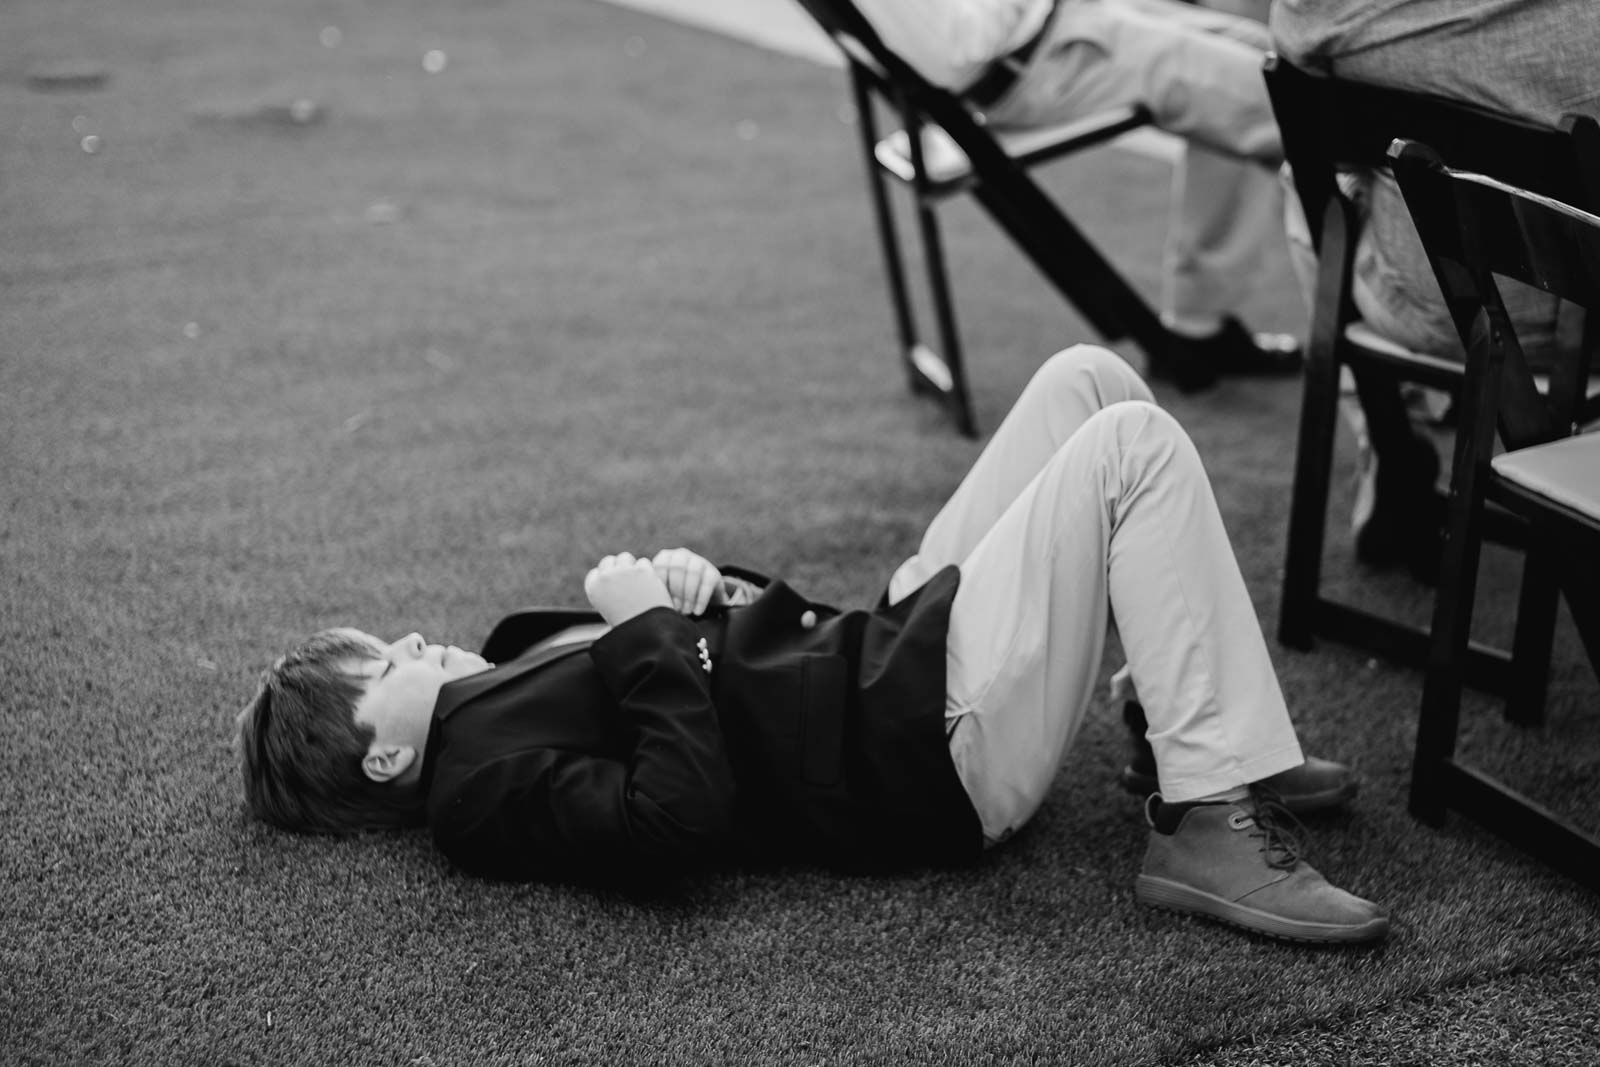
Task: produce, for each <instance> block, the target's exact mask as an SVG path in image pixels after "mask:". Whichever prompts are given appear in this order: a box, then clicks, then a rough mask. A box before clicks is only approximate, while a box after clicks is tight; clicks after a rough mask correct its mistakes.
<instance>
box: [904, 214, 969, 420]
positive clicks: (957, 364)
mask: <svg viewBox="0 0 1600 1067" xmlns="http://www.w3.org/2000/svg"><path fill="white" fill-rule="evenodd" d="M917 222H918V224H919V226H920V227H921V230H922V251H923V256H924V258H925V259H926V260H927V265H928V293H929V295H930V296H931V297H932V299H933V309H934V315H935V317H936V318H937V321H938V324H939V343H940V347H941V348H942V349H943V352H944V365H945V369H946V371H947V372H948V374H949V382H948V384H946V383H940V384H941V386H943V392H944V399H945V403H946V405H947V406H948V407H949V408H950V413H951V415H952V416H953V417H954V418H955V421H956V426H957V427H958V428H959V429H960V431H961V432H962V433H963V434H965V435H966V436H968V437H975V436H977V426H976V424H975V423H974V421H973V418H972V401H971V399H970V398H969V397H968V395H967V371H966V367H965V365H964V363H963V361H962V356H961V334H960V333H959V331H958V330H957V328H956V309H955V303H954V301H953V300H952V299H951V295H950V277H949V275H948V273H947V272H946V268H945V260H944V241H943V239H942V237H941V235H940V233H939V220H938V218H937V216H936V215H935V214H934V209H933V207H932V205H930V204H929V203H928V202H927V201H925V200H924V199H922V198H921V197H920V196H919V197H918V198H917Z"/></svg>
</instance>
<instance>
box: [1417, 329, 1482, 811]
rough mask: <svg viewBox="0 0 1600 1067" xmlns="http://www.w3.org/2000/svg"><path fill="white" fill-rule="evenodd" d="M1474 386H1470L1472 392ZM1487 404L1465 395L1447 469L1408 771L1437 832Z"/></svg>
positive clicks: (1466, 618) (1456, 695)
mask: <svg viewBox="0 0 1600 1067" xmlns="http://www.w3.org/2000/svg"><path fill="white" fill-rule="evenodd" d="M1490 366H1491V369H1492V373H1491V377H1490V380H1498V378H1499V364H1498V362H1497V361H1494V360H1491V362H1490ZM1471 384H1472V383H1470V382H1469V383H1468V385H1469V386H1470V385H1471ZM1492 403H1493V400H1492V394H1490V398H1489V399H1485V398H1484V397H1482V396H1479V395H1474V394H1473V392H1472V391H1471V389H1464V390H1463V392H1462V409H1463V410H1462V412H1461V429H1460V430H1459V431H1458V432H1457V434H1456V446H1455V456H1454V462H1453V463H1452V465H1451V470H1450V507H1449V518H1448V525H1447V533H1446V536H1445V541H1444V550H1443V555H1442V559H1441V563H1440V567H1439V586H1438V591H1437V593H1436V595H1435V599H1434V604H1433V625H1432V628H1431V630H1430V637H1431V640H1430V644H1429V649H1428V671H1427V675H1426V677H1425V678H1424V679H1423V683H1422V708H1421V711H1420V713H1419V714H1418V718H1417V747H1416V751H1415V753H1414V756H1413V759H1412V765H1411V801H1410V808H1411V813H1412V814H1413V815H1415V816H1416V817H1417V818H1419V819H1421V820H1422V821H1423V822H1425V823H1428V824H1430V825H1433V826H1438V825H1439V824H1441V823H1442V822H1444V814H1445V809H1446V807H1448V806H1449V805H1448V801H1449V796H1448V790H1449V786H1448V780H1449V779H1450V777H1451V766H1452V765H1451V759H1452V757H1454V755H1455V749H1456V732H1457V729H1458V727H1459V723H1460V718H1461V690H1462V687H1463V686H1464V685H1465V682H1466V664H1467V647H1468V644H1469V640H1470V638H1471V635H1472V605H1473V599H1474V598H1475V597H1476V595H1477V589H1478V560H1479V556H1480V555H1481V554H1482V533H1483V531H1482V527H1483V484H1482V483H1483V482H1484V480H1485V478H1486V477H1487V466H1488V464H1487V462H1480V461H1479V460H1478V459H1477V457H1479V456H1485V457H1486V456H1488V455H1490V454H1491V453H1492V449H1493V445H1494V420H1493V416H1492V410H1493V409H1492V406H1491V407H1490V412H1491V413H1490V414H1489V415H1488V416H1487V417H1485V416H1484V415H1483V414H1482V412H1483V409H1484V407H1485V406H1486V405H1492Z"/></svg>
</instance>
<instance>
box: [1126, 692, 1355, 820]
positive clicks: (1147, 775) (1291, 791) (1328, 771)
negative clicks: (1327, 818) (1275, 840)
mask: <svg viewBox="0 0 1600 1067" xmlns="http://www.w3.org/2000/svg"><path fill="white" fill-rule="evenodd" d="M1122 721H1123V722H1125V723H1126V724H1127V726H1128V738H1129V740H1130V741H1131V742H1132V745H1133V758H1132V759H1130V760H1129V761H1128V765H1127V766H1126V767H1123V768H1122V774H1121V776H1120V780H1121V782H1122V788H1124V789H1126V790H1127V791H1128V792H1130V793H1133V794H1134V795H1135V796H1140V797H1148V796H1149V795H1150V794H1152V793H1155V792H1159V791H1160V789H1161V785H1160V783H1159V781H1158V780H1157V778H1156V754H1155V752H1154V751H1153V750H1152V749H1151V748H1150V742H1149V741H1146V740H1145V736H1144V734H1145V730H1146V724H1145V718H1144V708H1143V707H1141V706H1140V705H1139V703H1138V702H1137V701H1133V700H1130V701H1128V702H1126V703H1125V704H1123V706H1122ZM1255 784H1256V785H1258V786H1263V787H1265V788H1266V789H1269V790H1271V791H1272V794H1273V797H1274V799H1276V800H1277V801H1278V803H1280V804H1282V805H1283V806H1284V807H1285V808H1288V809H1289V810H1290V811H1291V812H1293V813H1294V814H1295V815H1315V814H1317V813H1318V812H1325V811H1329V810H1331V809H1333V808H1339V807H1343V806H1344V805H1346V804H1348V803H1350V801H1352V800H1354V799H1355V795H1356V779H1355V775H1354V774H1353V773H1352V772H1351V770H1350V768H1349V767H1347V766H1346V765H1345V764H1343V763H1335V762H1334V761H1333V760H1326V759H1318V758H1317V757H1316V756H1307V757H1306V761H1305V762H1304V763H1302V764H1300V766H1298V767H1291V768H1289V769H1288V770H1286V771H1282V772H1280V773H1278V774H1274V775H1272V776H1271V777H1269V778H1263V779H1262V780H1261V781H1259V782H1257V783H1255Z"/></svg>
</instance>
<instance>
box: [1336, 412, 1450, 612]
mask: <svg viewBox="0 0 1600 1067" xmlns="http://www.w3.org/2000/svg"><path fill="white" fill-rule="evenodd" d="M1398 451H1399V455H1398V456H1380V457H1378V459H1377V461H1376V463H1375V467H1376V471H1375V472H1374V474H1373V477H1374V478H1375V484H1374V486H1373V491H1372V492H1371V493H1370V494H1369V493H1358V494H1357V500H1358V501H1360V502H1370V510H1369V509H1367V508H1365V507H1364V504H1363V503H1358V511H1357V513H1356V514H1354V515H1352V516H1351V523H1352V525H1353V526H1354V527H1355V531H1356V559H1358V560H1360V561H1361V562H1362V563H1364V564H1366V565H1367V566H1369V567H1384V568H1386V567H1398V566H1404V567H1406V568H1407V569H1408V570H1410V571H1411V574H1412V575H1413V576H1414V577H1415V578H1416V579H1417V580H1418V581H1422V582H1426V583H1428V584H1429V585H1432V584H1433V583H1434V582H1437V581H1438V580H1439V553H1440V549H1441V540H1442V538H1443V532H1444V522H1445V501H1444V498H1443V497H1441V496H1440V495H1439V493H1438V490H1437V489H1436V488H1435V484H1434V483H1435V482H1437V481H1438V478H1439V453H1438V452H1436V451H1435V450H1434V447H1433V445H1432V444H1431V443H1430V442H1428V441H1425V440H1423V439H1422V438H1420V437H1417V436H1416V435H1415V434H1413V435H1411V436H1410V437H1409V438H1407V444H1406V446H1405V447H1404V448H1403V449H1400V450H1398Z"/></svg>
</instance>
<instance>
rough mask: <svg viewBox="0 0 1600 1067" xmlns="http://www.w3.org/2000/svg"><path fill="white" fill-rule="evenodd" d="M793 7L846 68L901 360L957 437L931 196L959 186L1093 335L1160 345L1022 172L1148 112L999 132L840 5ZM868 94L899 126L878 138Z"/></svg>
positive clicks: (1124, 288)
mask: <svg viewBox="0 0 1600 1067" xmlns="http://www.w3.org/2000/svg"><path fill="white" fill-rule="evenodd" d="M799 3H800V5H801V6H802V7H804V8H805V9H806V11H807V12H809V13H810V14H811V16H812V17H813V18H814V19H816V21H817V22H818V23H819V24H820V25H821V26H822V28H823V29H824V30H826V31H827V33H828V35H829V36H830V37H832V39H833V41H834V42H835V43H836V44H837V45H838V46H839V48H840V50H841V51H842V52H843V53H844V57H845V60H846V65H847V66H848V67H849V71H850V84H851V89H852V92H853V94H854V100H855V106H856V112H857V114H858V116H859V129H860V133H861V148H862V154H863V157H864V159H865V162H866V168H867V178H868V185H869V191H870V195H871V198H872V207H873V213H874V215H875V216H876V219H877V224H878V235H879V238H880V241H881V243H882V246H883V257H884V268H885V272H886V273H887V275H888V280H889V298H890V303H891V305H892V307H893V309H894V317H895V327H896V329H897V330H898V333H899V339H900V353H901V360H902V362H903V363H904V366H905V369H906V374H907V378H908V382H909V384H910V386H911V389H912V391H913V392H927V393H931V394H933V395H934V396H936V397H938V398H940V399H941V400H942V402H943V403H944V404H945V406H946V407H947V408H948V409H949V411H950V414H951V416H952V417H953V418H954V419H955V422H956V425H957V426H958V427H959V428H960V430H961V432H962V433H964V434H966V435H968V436H974V435H975V434H976V433H977V425H976V423H975V421H974V419H973V415H972V403H971V400H970V397H969V394H968V389H967V373H966V367H965V362H964V360H963V358H962V352H961V339H960V336H959V333H958V331H957V327H956V317H955V307H954V304H953V301H952V298H951V294H950V283H949V276H948V273H947V271H946V268H945V261H944V248H943V242H942V240H941V237H940V232H939V224H938V219H937V216H936V214H935V209H936V208H937V206H938V205H939V204H940V203H941V202H943V201H945V200H947V199H949V198H950V197H952V196H955V195H957V194H960V193H963V192H968V193H971V194H972V195H973V196H974V197H976V198H977V200H978V202H979V203H980V204H982V205H983V207H984V208H985V209H986V210H987V211H988V213H989V214H990V216H991V217H992V218H993V219H994V220H995V222H996V223H997V224H998V225H999V226H1000V228H1001V229H1002V230H1003V231H1005V233H1006V234H1007V235H1008V236H1009V237H1010V238H1011V240H1012V241H1013V242H1014V243H1015V244H1016V245H1017V247H1018V248H1020V249H1021V250H1022V251H1023V253H1024V254H1026V255H1027V257H1028V258H1029V259H1030V260H1032V262H1033V264H1034V266H1036V267H1037V268H1038V269H1039V270H1040V272H1041V273H1043V274H1044V276H1045V277H1046V278H1047V279H1048V280H1049V281H1050V282H1051V284H1053V285H1054V286H1055V287H1056V289H1057V290H1059V291H1060V292H1061V294H1062V296H1064V297H1065V298H1066V299H1067V301H1068V302H1069V303H1070V304H1072V305H1073V306H1074V307H1075V308H1077V310H1078V311H1079V312H1080V313H1081V314H1082V315H1083V316H1084V318H1086V319H1087V320H1088V321H1089V323H1090V325H1091V326H1092V327H1093V328H1094V329H1095V330H1096V331H1097V332H1098V333H1099V334H1100V335H1101V336H1102V337H1104V338H1106V339H1108V340H1115V339H1118V338H1123V337H1132V338H1133V340H1134V341H1135V342H1136V343H1138V345H1139V346H1140V347H1141V348H1143V349H1144V350H1145V352H1146V353H1147V354H1151V355H1153V356H1159V355H1160V354H1162V353H1163V352H1164V349H1165V341H1166V337H1167V332H1166V328H1165V327H1164V326H1163V325H1162V324H1161V320H1160V317H1159V316H1158V315H1157V314H1156V313H1155V311H1153V310H1152V309H1151V307H1150V306H1149V304H1148V303H1146V301H1145V300H1144V298H1143V297H1142V296H1140V295H1139V293H1138V292H1136V291H1135V290H1134V289H1133V287H1132V286H1131V285H1129V284H1128V282H1127V281H1126V280H1125V279H1124V278H1123V277H1122V275H1121V274H1120V273H1118V272H1117V270H1116V268H1114V267H1113V266H1112V265H1111V264H1110V262H1109V261H1107V260H1106V258H1105V257H1104V256H1103V255H1101V253H1100V252H1099V250H1098V249H1096V248H1095V246H1094V245H1093V244H1092V243H1091V242H1090V241H1089V239H1088V238H1087V237H1086V236H1084V234H1083V232H1082V231H1081V230H1079V229H1078V227H1077V226H1075V225H1074V224H1073V223H1072V221H1071V220H1070V219H1068V218H1067V216H1066V214H1065V213H1064V212H1063V211H1062V210H1061V207H1060V205H1059V204H1058V203H1057V202H1056V201H1055V200H1053V199H1052V198H1051V197H1050V196H1049V195H1047V194H1046V193H1045V192H1044V191H1043V190H1042V189H1041V188H1040V187H1039V185H1038V184H1037V183H1036V182H1034V180H1033V179H1032V178H1031V177H1029V175H1028V170H1029V169H1030V168H1031V167H1034V166H1036V165H1038V164H1040V163H1043V162H1045V161H1047V160H1052V159H1058V158H1060V157H1062V156H1064V155H1067V154H1068V153H1071V152H1075V151H1078V150H1079V149H1082V148H1087V147H1090V146H1091V145H1097V144H1100V143H1102V142H1104V141H1106V140H1109V139H1110V138H1112V137H1115V136H1117V135H1118V134H1121V133H1125V132H1127V131H1128V130H1132V129H1135V128H1137V127H1139V126H1143V125H1145V124H1146V123H1148V122H1149V121H1150V117H1149V115H1148V114H1147V113H1146V112H1145V111H1144V110H1143V109H1140V108H1126V109H1122V110H1119V111H1115V112H1109V113H1107V114H1104V115H1097V116H1094V117H1091V118H1088V119H1085V120H1084V121H1081V122H1074V123H1069V124H1067V125H1064V126H1059V127H1054V128H1052V129H1049V130H1035V131H1027V132H1019V133H1015V134H1011V133H1002V134H998V135H997V133H996V132H995V131H994V130H991V129H990V128H988V127H987V126H985V125H984V121H983V116H982V115H981V114H979V113H977V112H975V111H974V110H973V109H972V108H971V107H969V106H968V104H967V103H966V102H964V101H963V100H961V99H960V98H959V97H957V96H955V95H953V94H951V93H949V92H946V91H945V90H943V89H940V88H939V87H937V86H935V85H933V84H931V83H929V82H928V81H927V79H925V78H923V77H922V76H921V75H920V74H918V73H917V72H916V71H914V70H913V69H912V68H911V67H910V66H909V65H908V64H907V63H905V61H903V60H902V59H900V57H899V56H897V55H895V54H894V53H893V52H891V51H889V49H888V48H886V47H885V46H884V44H883V42H882V41H881V40H880V39H879V38H878V35H877V33H875V32H874V31H873V29H872V27H871V26H870V25H869V24H868V23H867V21H866V19H865V18H864V17H863V16H862V15H861V13H860V12H859V11H857V10H856V8H855V6H854V4H852V3H850V0H799ZM875 97H876V98H879V99H882V100H883V101H884V102H885V103H887V104H888V105H889V106H890V107H891V108H893V110H894V111H895V113H896V114H898V116H899V118H900V121H901V123H902V125H903V130H902V131H899V132H897V133H894V134H891V135H890V136H888V137H884V138H880V137H879V133H878V125H877V120H876V118H875V110H874V102H873V101H874V98H875ZM924 130H942V131H943V132H944V133H945V134H948V135H949V139H950V141H951V142H953V143H954V147H955V148H956V149H958V150H959V153H958V154H952V153H950V152H948V151H945V152H942V153H940V155H939V156H938V157H936V158H933V159H930V158H929V153H928V152H927V151H926V147H927V146H926V145H925V143H924V137H923V131H924ZM940 143H943V142H940ZM888 178H894V179H896V180H898V181H900V182H902V183H904V184H905V185H907V186H908V187H909V188H910V189H911V191H912V194H913V197H914V200H915V205H916V213H917V222H918V228H919V230H920V232H921V238H922V248H923V259H924V261H925V263H926V265H927V271H928V291H929V297H930V302H931V303H932V305H933V310H934V315H935V319H936V324H937V329H938V335H939V344H940V347H941V349H942V354H941V353H940V352H935V351H934V350H933V349H932V348H930V347H929V346H928V345H926V344H924V343H923V342H922V340H921V338H920V336H919V333H918V330H917V323H916V317H915V314H914V313H913V311H912V307H911V302H910V299H909V295H908V290H907V284H906V271H905V266H904V261H903V259H902V256H901V252H900V240H899V235H898V232H897V230H896V227H895V223H894V216H893V212H892V211H891V205H890V202H889V193H888V183H887V179H888Z"/></svg>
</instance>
